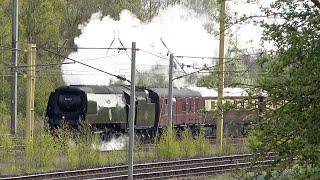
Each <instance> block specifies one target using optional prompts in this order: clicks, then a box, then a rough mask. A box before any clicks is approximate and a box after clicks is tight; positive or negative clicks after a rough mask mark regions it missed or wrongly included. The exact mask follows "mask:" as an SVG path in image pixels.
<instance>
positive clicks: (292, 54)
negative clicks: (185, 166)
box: [249, 0, 320, 179]
mask: <svg viewBox="0 0 320 180" xmlns="http://www.w3.org/2000/svg"><path fill="white" fill-rule="evenodd" d="M262 12H263V14H264V15H266V16H267V17H269V18H270V19H273V18H274V19H276V20H275V21H273V20H270V21H262V22H260V23H261V25H262V27H263V28H264V40H265V41H269V42H271V43H273V44H274V48H273V49H274V50H273V51H271V52H268V53H267V54H266V55H264V56H263V57H261V58H260V60H259V63H260V65H261V67H262V69H263V70H264V72H265V73H264V74H263V76H262V77H261V78H259V80H258V87H257V88H258V89H260V90H261V91H263V92H266V93H267V94H268V97H267V98H266V104H267V105H274V107H275V106H276V108H269V106H267V108H266V109H264V112H263V117H262V120H261V123H259V124H257V125H255V128H254V131H253V132H252V133H251V135H250V136H251V137H250V138H249V142H250V147H251V149H252V150H254V152H259V153H262V154H263V153H265V152H268V151H273V152H276V153H277V157H276V162H275V166H273V167H274V171H270V172H266V175H265V176H266V177H273V176H274V173H275V172H277V173H278V175H279V176H280V177H281V176H282V175H283V176H284V177H286V178H288V179H291V178H297V179H305V178H306V177H307V178H313V179H319V177H320V176H319V170H320V153H319V146H320V139H319V136H320V131H319V117H320V111H319V109H320V103H319V102H320V91H319V87H320V83H319V80H320V51H319V49H320V41H319V37H320V33H319V32H320V31H319V28H320V26H319V24H320V3H319V1H318V0H312V1H302V0H291V1H287V0H276V1H274V2H273V3H272V5H271V6H270V7H267V8H264V9H262ZM297 166H298V167H299V168H300V170H299V171H296V172H295V173H291V174H290V173H289V174H290V175H288V173H287V172H293V170H294V169H296V167H297ZM286 174H287V175H288V176H287V175H286ZM275 177H276V176H275Z"/></svg>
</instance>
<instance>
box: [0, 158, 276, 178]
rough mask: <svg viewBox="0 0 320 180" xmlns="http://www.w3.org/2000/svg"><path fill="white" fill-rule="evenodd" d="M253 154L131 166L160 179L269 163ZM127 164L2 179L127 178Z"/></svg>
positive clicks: (138, 172) (137, 172) (138, 174)
mask: <svg viewBox="0 0 320 180" xmlns="http://www.w3.org/2000/svg"><path fill="white" fill-rule="evenodd" d="M254 160H255V155H253V154H241V155H229V156H220V157H212V158H199V159H188V160H178V161H165V162H156V163H145V164H136V165H134V173H135V174H134V178H135V179H161V178H169V177H170V178H171V177H182V176H191V175H192V176H194V175H205V174H213V173H219V172H220V173H221V172H228V171H231V170H236V169H244V168H256V167H260V166H263V167H264V166H270V165H271V163H272V162H273V154H272V153H271V154H268V155H267V156H266V157H265V158H264V159H263V160H260V161H256V162H254ZM127 173H128V166H127V165H123V166H112V167H100V168H93V169H84V170H73V171H63V172H52V173H43V174H32V175H24V176H15V177H2V178H0V179H1V180H2V179H69V180H71V179H127V178H128V174H127Z"/></svg>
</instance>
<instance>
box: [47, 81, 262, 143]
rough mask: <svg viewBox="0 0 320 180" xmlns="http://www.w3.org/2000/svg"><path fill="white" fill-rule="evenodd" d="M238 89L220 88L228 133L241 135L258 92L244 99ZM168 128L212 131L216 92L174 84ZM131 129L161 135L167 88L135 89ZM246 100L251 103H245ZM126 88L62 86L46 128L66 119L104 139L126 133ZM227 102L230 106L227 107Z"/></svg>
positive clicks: (148, 136)
mask: <svg viewBox="0 0 320 180" xmlns="http://www.w3.org/2000/svg"><path fill="white" fill-rule="evenodd" d="M246 95H247V94H246V91H245V90H244V89H241V88H225V89H224V97H225V98H224V99H225V105H226V106H228V107H229V108H228V110H226V111H225V112H224V126H225V127H226V129H227V130H226V131H227V132H226V133H227V134H228V135H229V136H233V137H241V136H244V135H245V134H246V132H247V128H248V125H249V124H251V123H252V122H254V121H256V120H257V119H258V118H259V107H260V104H261V102H262V101H263V98H262V97H259V96H253V98H251V99H246V98H244V97H246ZM172 100H173V127H174V128H175V130H176V131H177V133H179V132H182V130H184V129H186V128H189V129H191V132H192V133H193V134H197V133H198V132H199V130H200V128H201V129H204V130H205V132H206V134H207V135H208V136H213V137H214V136H215V133H216V120H217V117H218V113H217V112H218V109H217V100H218V92H217V91H216V90H214V89H208V88H205V87H184V88H174V89H173V99H172ZM135 103H136V109H135V112H136V113H135V123H134V124H135V134H136V135H137V136H139V137H142V138H144V139H145V140H153V139H154V138H155V137H157V136H158V135H159V134H160V135H161V134H162V133H163V131H164V129H165V128H166V127H167V125H168V114H167V108H168V89H166V88H142V87H137V88H136V100H135ZM248 105H250V108H247V107H248ZM129 107H130V89H129V87H127V86H93V85H71V86H61V87H59V88H57V89H55V91H54V92H51V94H50V97H49V101H48V106H47V112H46V118H47V122H48V124H49V127H50V129H58V128H59V127H61V126H62V125H64V124H67V125H68V126H70V127H71V128H73V129H77V128H78V127H79V126H80V125H81V124H83V123H84V122H85V123H86V124H89V125H90V127H91V128H92V130H93V131H95V132H98V133H101V134H102V137H103V138H104V139H108V138H110V137H111V136H113V135H117V134H125V133H127V132H128V128H129V126H128V115H129ZM230 107H231V108H230Z"/></svg>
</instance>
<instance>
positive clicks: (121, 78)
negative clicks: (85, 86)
mask: <svg viewBox="0 0 320 180" xmlns="http://www.w3.org/2000/svg"><path fill="white" fill-rule="evenodd" d="M40 49H41V50H44V51H46V52H49V53H52V54H54V55H56V56H60V57H62V58H65V59H69V60H71V61H73V62H76V63H79V64H81V65H84V66H87V67H89V68H91V69H94V70H97V71H100V72H102V73H105V74H108V75H110V76H113V77H116V78H117V79H120V80H123V81H127V82H129V83H131V82H130V80H127V79H126V78H125V77H122V76H119V75H115V74H112V73H109V72H106V71H103V70H101V69H98V68H96V67H93V66H90V65H88V64H85V63H83V62H81V61H78V60H75V59H72V58H69V57H66V56H64V55H61V54H59V53H57V52H54V51H51V50H49V49H45V48H40Z"/></svg>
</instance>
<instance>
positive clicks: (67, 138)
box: [0, 126, 235, 176]
mask: <svg viewBox="0 0 320 180" xmlns="http://www.w3.org/2000/svg"><path fill="white" fill-rule="evenodd" d="M0 130H1V132H7V133H1V134H0V143H1V146H0V155H1V156H0V176H4V175H9V174H15V175H17V174H26V173H38V172H50V171H57V170H68V169H70V170H71V169H81V168H92V167H99V166H108V165H119V164H126V163H127V161H128V152H127V151H125V150H121V151H117V150H114V151H109V152H108V153H102V152H100V151H99V149H97V148H96V145H97V144H100V143H101V140H100V138H99V137H98V136H97V135H94V134H92V133H91V132H90V130H89V129H88V128H82V129H81V130H80V132H79V133H75V132H71V131H70V130H68V129H66V128H61V129H60V130H59V137H55V136H52V135H51V134H50V133H49V132H48V131H38V132H37V133H35V134H34V137H33V139H32V140H31V139H27V140H24V141H23V142H22V143H23V146H22V147H23V148H16V149H14V147H18V146H17V145H18V144H15V141H12V137H10V135H9V131H8V129H6V128H5V126H0ZM173 137H176V133H175V132H172V133H170V132H168V131H165V132H164V133H163V135H162V136H161V138H160V140H159V141H158V142H157V144H156V145H155V148H152V149H149V150H147V149H146V148H145V144H143V143H141V142H139V141H138V140H136V141H135V147H134V162H135V163H142V162H153V161H158V160H175V159H186V158H192V157H205V156H212V155H214V154H216V153H217V152H215V148H213V147H212V145H211V144H210V141H209V140H208V139H207V138H206V137H205V135H204V133H202V132H200V133H199V135H197V136H195V137H194V136H192V133H191V132H190V130H185V131H183V132H182V133H181V135H180V138H173ZM225 145H226V150H227V151H226V152H229V153H231V152H232V151H233V150H234V149H235V148H232V147H228V146H227V145H228V142H225ZM229 146H231V145H230V143H229ZM226 152H224V153H226ZM233 153H235V152H233Z"/></svg>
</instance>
